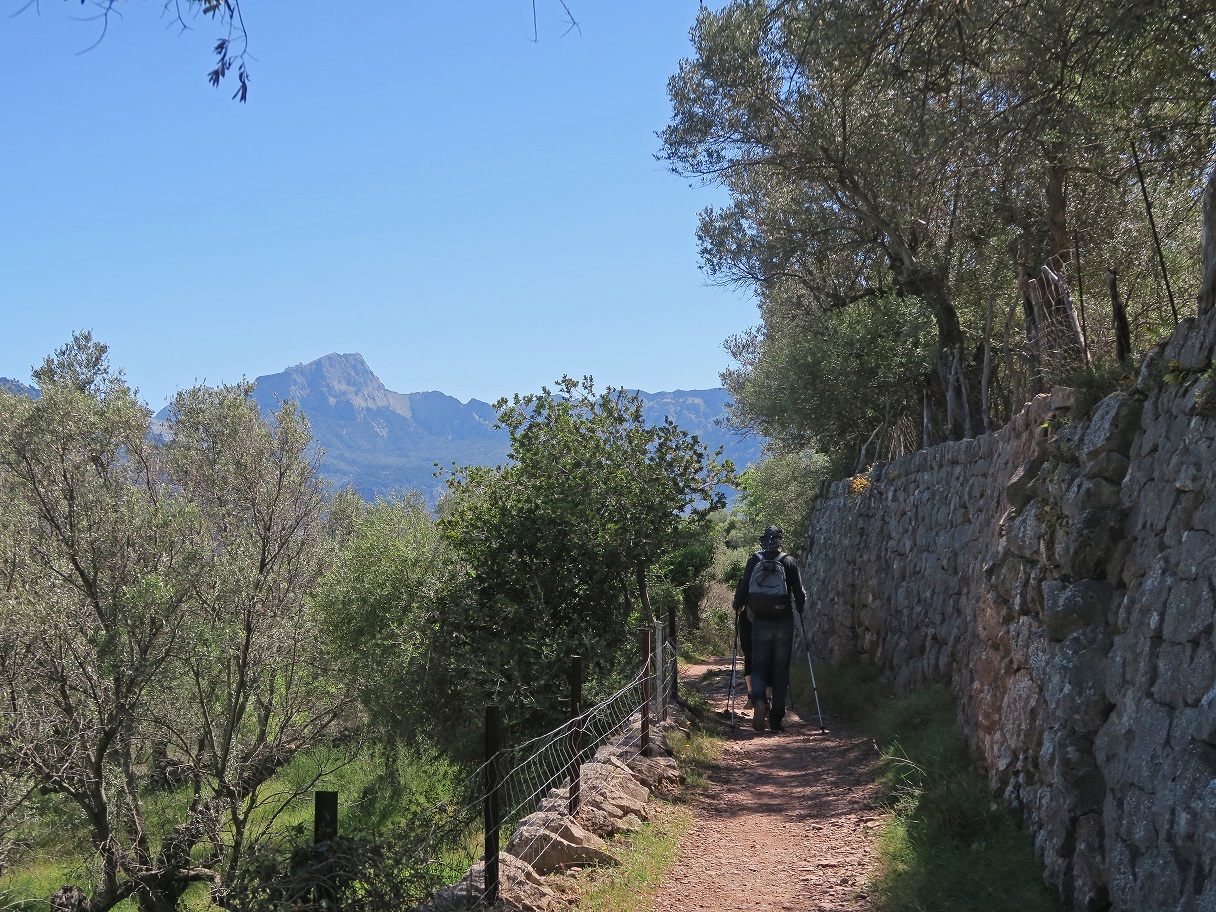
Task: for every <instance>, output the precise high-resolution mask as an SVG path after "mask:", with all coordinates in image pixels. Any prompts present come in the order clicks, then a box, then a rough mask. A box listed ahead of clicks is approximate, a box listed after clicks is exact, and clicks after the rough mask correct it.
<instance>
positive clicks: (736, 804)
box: [652, 658, 881, 912]
mask: <svg viewBox="0 0 1216 912" xmlns="http://www.w3.org/2000/svg"><path fill="white" fill-rule="evenodd" d="M680 676H681V682H682V686H684V687H686V688H691V689H693V690H696V691H697V692H698V693H700V694H701V695H702V696H703V697H704V698H705V699H706V700H707V701H708V703H709V704H710V706H711V707H712V709H713V712H714V716H715V718H717V719H721V720H722V724H723V727H724V730H725V733H726V737H727V741H726V745H725V747H724V748H723V750H722V752H721V755H720V756H719V757H718V758H717V760H716V762H715V763H714V765H713V767H712V769H711V770H710V771H709V780H710V787H709V788H708V789H707V790H706V791H705V792H702V793H700V794H698V795H697V796H696V797H694V798H693V805H692V810H693V815H694V820H693V823H692V825H691V827H690V828H689V831H688V833H687V834H686V835H685V836H684V838H683V839H682V840H681V843H680V849H679V854H678V856H677V858H676V861H675V864H674V865H673V867H672V869H671V871H670V872H669V873H668V875H667V877H666V878H664V883H663V886H662V887H661V888H660V889H659V890H658V892H657V893H656V894H655V896H654V900H653V905H652V908H653V909H654V912H685V910H687V912H694V910H706V912H709V910H712V912H734V910H749V912H750V910H765V912H767V910H772V912H778V910H782V912H784V910H791V912H841V910H851V912H855V910H873V909H874V905H873V902H872V899H871V897H870V896H869V895H868V894H867V886H866V885H867V882H868V881H869V878H870V876H871V874H872V871H873V860H872V850H873V842H874V836H875V834H876V833H877V831H878V828H879V826H880V823H881V820H880V812H879V811H878V810H877V809H876V808H875V805H874V788H873V786H872V785H871V781H870V777H869V775H868V770H869V768H870V766H871V764H872V763H873V761H874V758H875V751H874V748H873V746H872V744H871V743H870V742H869V741H867V740H866V739H865V738H863V737H861V736H860V735H858V734H857V733H855V732H851V731H849V730H848V729H847V728H845V727H844V726H843V725H842V724H841V723H840V721H839V720H838V719H834V718H833V717H832V716H831V715H830V714H825V715H824V722H825V726H826V728H827V731H826V732H820V729H819V717H818V715H817V714H816V712H815V707H814V704H813V703H812V705H811V706H810V707H809V708H808V707H803V706H795V707H793V708H790V707H788V706H787V709H786V717H785V730H784V731H783V732H767V731H765V732H757V731H754V730H753V729H752V727H751V713H750V711H749V710H748V709H747V708H746V706H745V705H744V704H745V702H746V696H745V695H744V696H743V698H742V699H739V698H738V697H737V698H736V701H735V710H736V712H737V714H738V715H737V719H738V723H737V728H735V729H734V730H732V729H731V728H730V725H729V711H728V707H729V689H730V659H729V658H727V659H717V660H713V661H712V663H711V664H707V665H689V666H685V667H683V668H682V669H681V675H680ZM739 683H740V686H739V689H740V691H741V690H742V689H743V687H742V677H741V676H740V682H739Z"/></svg>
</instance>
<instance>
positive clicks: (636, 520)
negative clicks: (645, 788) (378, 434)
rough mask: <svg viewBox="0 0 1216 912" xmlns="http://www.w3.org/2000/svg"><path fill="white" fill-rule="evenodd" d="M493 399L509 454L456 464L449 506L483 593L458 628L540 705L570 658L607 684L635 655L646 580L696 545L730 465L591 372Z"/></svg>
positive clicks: (717, 504) (647, 614) (497, 672)
mask: <svg viewBox="0 0 1216 912" xmlns="http://www.w3.org/2000/svg"><path fill="white" fill-rule="evenodd" d="M496 406H497V408H498V409H499V422H500V423H501V425H502V426H503V427H505V428H506V429H507V430H508V432H509V433H510V435H511V452H510V461H509V462H508V463H507V464H506V465H504V466H498V467H495V468H486V467H465V468H460V469H457V470H456V471H455V473H454V474H453V476H452V477H451V479H450V480H449V486H450V494H449V495H448V496H447V498H446V499H445V500H444V501H443V503H442V504H441V510H440V512H441V519H440V523H441V526H442V527H443V529H444V531H445V534H446V535H447V536H448V537H449V539H450V540H451V542H452V543H453V545H454V546H455V548H456V549H457V551H458V552H459V554H460V557H461V560H462V562H463V563H464V565H465V566H466V567H467V569H468V572H469V574H470V576H469V580H470V584H471V586H472V591H473V600H472V606H471V607H470V609H469V611H468V613H467V614H465V615H464V616H463V618H462V622H461V625H462V626H463V628H464V632H461V633H457V634H456V635H457V636H468V637H470V638H471V640H476V642H477V643H478V644H480V647H479V648H480V654H481V661H483V662H484V663H485V665H484V672H483V674H484V676H485V677H486V678H487V679H490V680H493V679H497V680H500V681H502V684H503V687H502V688H501V689H503V690H507V691H511V690H512V689H514V688H518V689H519V692H520V693H521V694H523V695H524V700H525V702H530V703H531V705H532V706H533V708H534V709H536V710H538V711H544V710H545V709H548V708H549V706H548V704H549V702H550V701H552V699H553V696H554V688H553V682H552V677H553V669H554V668H555V667H560V666H562V665H564V663H565V661H566V658H567V657H568V656H569V655H571V654H581V655H583V656H586V657H587V659H588V666H587V667H588V669H589V672H590V675H591V677H593V678H594V679H597V680H598V681H600V682H608V681H610V680H611V679H612V674H613V673H615V672H618V671H623V670H625V669H632V668H633V667H634V666H635V665H636V660H637V648H636V647H637V642H636V633H637V632H638V631H639V630H640V629H641V627H642V626H643V625H644V624H646V623H648V622H649V621H650V620H652V618H653V609H652V606H651V605H650V588H651V587H652V585H653V584H654V582H655V580H656V579H657V578H658V577H659V574H660V571H661V570H662V569H663V568H664V567H665V566H666V565H667V564H669V563H670V558H671V557H672V555H674V554H675V553H676V552H677V551H680V550H681V549H683V548H686V547H687V546H688V540H687V536H686V535H685V534H684V531H683V530H684V527H685V526H686V525H687V524H690V523H691V524H693V525H696V524H698V523H705V522H707V521H708V517H709V515H710V514H711V513H712V512H713V511H714V510H716V509H720V508H721V507H722V506H724V504H725V496H724V494H723V493H722V492H721V490H720V486H721V485H723V484H725V483H727V482H729V480H730V478H731V473H732V471H733V467H732V466H731V465H730V463H729V462H726V463H723V464H719V463H718V462H717V459H716V457H715V455H714V454H711V453H709V452H708V450H707V448H706V446H705V445H704V444H703V443H701V442H700V440H698V439H697V438H696V437H695V436H692V435H689V434H688V433H686V432H685V431H682V430H680V429H679V428H677V427H676V426H675V425H674V424H673V423H672V422H671V421H670V420H667V421H665V422H664V423H663V424H661V425H657V426H655V425H651V424H649V423H648V422H647V421H646V420H645V419H644V418H643V415H642V402H641V400H640V399H639V398H638V397H637V396H636V395H633V394H630V393H628V392H626V391H624V390H620V389H612V388H609V389H606V390H604V391H603V392H596V390H595V388H594V386H593V384H592V381H591V380H590V378H585V379H584V380H582V381H581V382H580V381H576V380H573V379H571V378H568V377H566V378H563V379H562V380H561V381H560V383H559V384H558V385H557V389H556V391H554V390H549V389H545V390H544V391H543V392H541V393H539V394H535V395H528V396H516V397H515V398H514V400H512V401H510V402H508V401H507V400H501V401H500V402H498V403H497V404H496Z"/></svg>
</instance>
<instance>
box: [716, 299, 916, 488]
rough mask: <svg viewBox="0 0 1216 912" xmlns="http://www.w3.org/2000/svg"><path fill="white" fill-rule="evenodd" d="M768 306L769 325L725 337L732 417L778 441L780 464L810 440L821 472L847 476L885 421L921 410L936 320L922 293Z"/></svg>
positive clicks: (774, 448) (774, 447)
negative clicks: (829, 306)
mask: <svg viewBox="0 0 1216 912" xmlns="http://www.w3.org/2000/svg"><path fill="white" fill-rule="evenodd" d="M763 313H764V316H765V323H764V327H763V328H761V329H754V330H751V331H749V332H748V333H745V334H744V335H742V336H737V337H735V338H734V339H731V340H730V341H729V343H728V346H727V347H728V350H729V351H730V353H731V355H732V356H733V357H734V358H735V359H736V360H737V361H738V362H739V364H740V367H738V368H734V369H731V370H728V371H726V372H725V373H724V374H723V380H724V382H725V384H726V386H727V388H728V389H729V390H730V392H731V394H732V396H733V397H734V400H735V405H734V407H733V409H732V419H733V420H734V421H735V422H736V423H738V424H741V425H745V426H747V427H754V428H756V429H758V430H759V431H760V433H762V434H764V435H765V436H766V437H769V438H771V439H772V440H774V441H776V442H775V443H774V444H771V445H770V454H769V455H770V458H772V456H773V455H779V456H782V457H785V458H786V461H785V466H784V467H783V468H784V470H786V471H789V470H791V469H794V468H795V466H796V462H795V461H794V460H793V457H794V456H795V454H802V453H804V452H805V451H806V450H808V449H810V448H811V447H812V446H813V447H814V449H815V450H816V451H817V452H819V453H822V454H824V455H825V456H826V458H827V460H828V465H823V464H821V465H820V466H819V467H818V468H819V470H820V471H825V470H827V469H829V468H830V470H831V471H832V472H833V473H834V474H841V473H842V472H844V471H847V470H848V469H849V468H851V466H852V465H853V464H854V463H855V462H856V461H857V458H858V455H859V453H860V451H861V448H862V446H863V444H865V443H866V441H867V440H868V439H869V438H870V436H871V435H872V434H873V432H874V430H875V429H876V428H878V427H879V426H881V425H882V424H883V423H884V422H885V421H889V420H891V419H893V418H894V417H895V416H897V415H912V414H917V415H918V414H919V413H920V410H921V396H920V393H919V390H920V389H921V387H922V385H923V380H924V377H925V376H926V375H927V374H928V373H930V372H931V371H932V368H933V364H934V357H935V353H936V349H935V341H934V334H933V324H932V319H931V317H930V315H929V314H928V312H927V311H926V310H925V309H924V308H923V307H922V306H921V304H920V303H919V301H918V300H917V299H909V298H898V297H895V296H888V297H884V298H880V299H875V300H873V301H870V302H868V303H866V304H865V305H860V304H859V305H855V306H851V307H845V308H841V309H837V310H829V311H826V312H816V311H814V310H809V311H808V310H805V309H802V308H801V307H799V306H778V305H777V304H776V303H773V304H771V305H770V306H768V307H766V308H765V309H764V311H763ZM802 458H803V459H804V460H805V461H812V460H813V458H814V457H811V456H807V455H803V457H802ZM774 468H776V467H774ZM800 474H802V475H803V476H804V477H805V476H807V475H810V474H812V469H811V467H810V466H808V467H807V469H805V470H803V471H802V472H801V473H800Z"/></svg>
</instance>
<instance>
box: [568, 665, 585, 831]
mask: <svg viewBox="0 0 1216 912" xmlns="http://www.w3.org/2000/svg"><path fill="white" fill-rule="evenodd" d="M582 715H583V657H582V656H570V801H569V805H568V806H569V810H570V816H571V817H573V816H574V815H575V814H577V813H578V808H579V804H580V802H581V796H582V771H583V764H582V758H581V757H580V754H581V753H582V750H583V728H582Z"/></svg>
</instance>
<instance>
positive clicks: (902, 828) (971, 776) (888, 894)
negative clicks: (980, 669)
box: [792, 666, 1060, 912]
mask: <svg viewBox="0 0 1216 912" xmlns="http://www.w3.org/2000/svg"><path fill="white" fill-rule="evenodd" d="M816 671H817V674H816V679H817V683H818V685H819V695H820V699H821V700H822V702H823V705H824V706H825V707H831V708H832V710H833V711H835V712H839V713H841V714H842V715H845V716H846V717H848V718H850V719H852V720H853V721H854V722H855V723H857V724H859V725H860V726H861V727H862V728H863V729H864V730H865V731H866V733H867V734H869V735H870V736H871V737H872V738H874V740H875V743H876V744H877V746H878V748H879V751H880V759H879V761H878V766H877V771H878V774H879V782H880V784H881V786H882V788H883V794H884V799H885V800H884V803H885V804H886V806H887V808H888V812H889V814H888V818H887V821H886V824H885V826H884V828H883V830H882V832H881V833H880V834H879V837H878V840H877V849H878V863H879V870H878V874H877V876H876V878H875V882H874V893H875V895H876V896H877V898H878V903H879V908H881V909H883V910H884V912H915V910H921V909H934V910H942V912H970V910H974V909H981V908H982V909H984V910H996V912H1028V910H1042V912H1058V910H1059V909H1060V905H1059V903H1058V902H1057V901H1056V899H1055V897H1054V896H1053V895H1052V893H1051V891H1050V890H1048V888H1047V887H1046V886H1045V885H1044V883H1043V879H1042V869H1041V866H1040V865H1039V864H1038V862H1037V861H1036V860H1035V857H1034V841H1033V839H1032V837H1031V836H1030V834H1029V833H1027V832H1026V831H1025V830H1024V829H1022V827H1021V826H1020V824H1019V822H1018V821H1017V819H1016V818H1015V817H1014V815H1013V812H1012V811H1011V810H1010V809H1009V807H1008V806H1007V805H1005V804H1004V803H1003V802H1001V801H1000V799H999V798H998V797H997V796H994V795H993V794H992V792H991V791H990V789H989V788H988V783H987V781H986V780H985V778H984V776H983V775H982V774H981V773H980V772H978V771H977V770H976V768H975V766H974V764H973V763H972V762H971V758H970V756H969V754H968V751H967V746H966V743H965V742H964V741H963V739H962V737H961V736H960V735H959V734H958V732H957V731H956V728H955V707H954V702H953V699H952V698H951V696H950V693H949V691H947V690H946V689H945V688H943V687H930V688H927V689H926V690H922V691H918V692H916V693H912V694H907V695H903V696H895V695H894V694H892V692H891V690H890V688H889V686H888V685H887V684H886V683H885V682H884V681H883V679H882V675H881V673H880V671H879V669H878V668H876V667H875V666H846V667H837V668H833V667H827V666H823V667H818V668H817V669H816ZM792 686H793V688H794V692H795V698H796V699H798V700H811V699H813V697H812V695H811V693H810V680H809V676H808V674H807V673H806V671H805V670H804V669H802V668H801V666H798V667H797V670H796V672H795V674H794V675H793V681H792Z"/></svg>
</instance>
